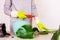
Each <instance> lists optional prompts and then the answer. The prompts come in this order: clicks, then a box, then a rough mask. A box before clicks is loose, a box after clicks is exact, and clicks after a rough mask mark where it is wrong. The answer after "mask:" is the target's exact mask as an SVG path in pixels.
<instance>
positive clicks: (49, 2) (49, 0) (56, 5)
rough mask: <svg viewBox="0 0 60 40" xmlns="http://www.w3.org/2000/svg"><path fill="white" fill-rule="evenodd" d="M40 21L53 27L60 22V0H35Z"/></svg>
mask: <svg viewBox="0 0 60 40" xmlns="http://www.w3.org/2000/svg"><path fill="white" fill-rule="evenodd" d="M35 1H36V5H37V10H38V14H39V18H40V21H41V22H42V23H43V24H45V25H46V26H47V27H49V28H51V29H57V28H58V27H59V24H60V0H35Z"/></svg>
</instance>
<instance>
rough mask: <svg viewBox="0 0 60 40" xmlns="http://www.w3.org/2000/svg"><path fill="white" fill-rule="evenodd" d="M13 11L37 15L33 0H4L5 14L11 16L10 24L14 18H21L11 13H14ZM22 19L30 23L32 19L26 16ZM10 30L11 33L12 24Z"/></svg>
mask: <svg viewBox="0 0 60 40" xmlns="http://www.w3.org/2000/svg"><path fill="white" fill-rule="evenodd" d="M13 11H22V12H26V13H28V14H31V15H34V16H37V14H36V6H35V3H34V0H5V5H4V12H5V14H6V15H8V16H10V17H11V24H12V22H13V21H15V20H21V19H19V18H17V16H13V15H11V14H14V13H12V12H13ZM22 20H23V19H22ZM23 21H27V22H28V23H30V24H31V23H32V20H31V19H28V18H26V19H24V20H23ZM10 30H11V33H12V34H13V32H12V26H11V29H10Z"/></svg>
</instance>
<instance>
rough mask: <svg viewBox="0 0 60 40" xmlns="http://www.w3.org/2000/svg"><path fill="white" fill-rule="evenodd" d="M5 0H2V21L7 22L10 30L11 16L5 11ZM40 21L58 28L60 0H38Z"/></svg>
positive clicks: (0, 3)
mask: <svg viewBox="0 0 60 40" xmlns="http://www.w3.org/2000/svg"><path fill="white" fill-rule="evenodd" d="M4 1H5V0H0V23H1V22H2V23H6V26H7V31H10V30H9V29H10V18H9V17H8V16H6V15H5V14H4V12H3V10H4ZM36 4H37V10H38V14H39V18H40V22H42V23H43V24H45V25H46V26H47V27H49V28H51V29H56V28H58V26H59V24H60V0H36Z"/></svg>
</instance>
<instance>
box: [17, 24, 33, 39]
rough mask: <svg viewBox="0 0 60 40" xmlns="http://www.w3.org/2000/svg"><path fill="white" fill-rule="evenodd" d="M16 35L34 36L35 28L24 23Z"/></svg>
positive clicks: (22, 36)
mask: <svg viewBox="0 0 60 40" xmlns="http://www.w3.org/2000/svg"><path fill="white" fill-rule="evenodd" d="M16 36H17V37H20V38H33V30H32V26H31V25H23V26H22V27H21V28H19V29H18V30H17V31H16Z"/></svg>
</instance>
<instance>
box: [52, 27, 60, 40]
mask: <svg viewBox="0 0 60 40" xmlns="http://www.w3.org/2000/svg"><path fill="white" fill-rule="evenodd" d="M59 35H60V27H59V30H57V31H56V32H55V33H54V34H53V36H52V39H51V40H59Z"/></svg>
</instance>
